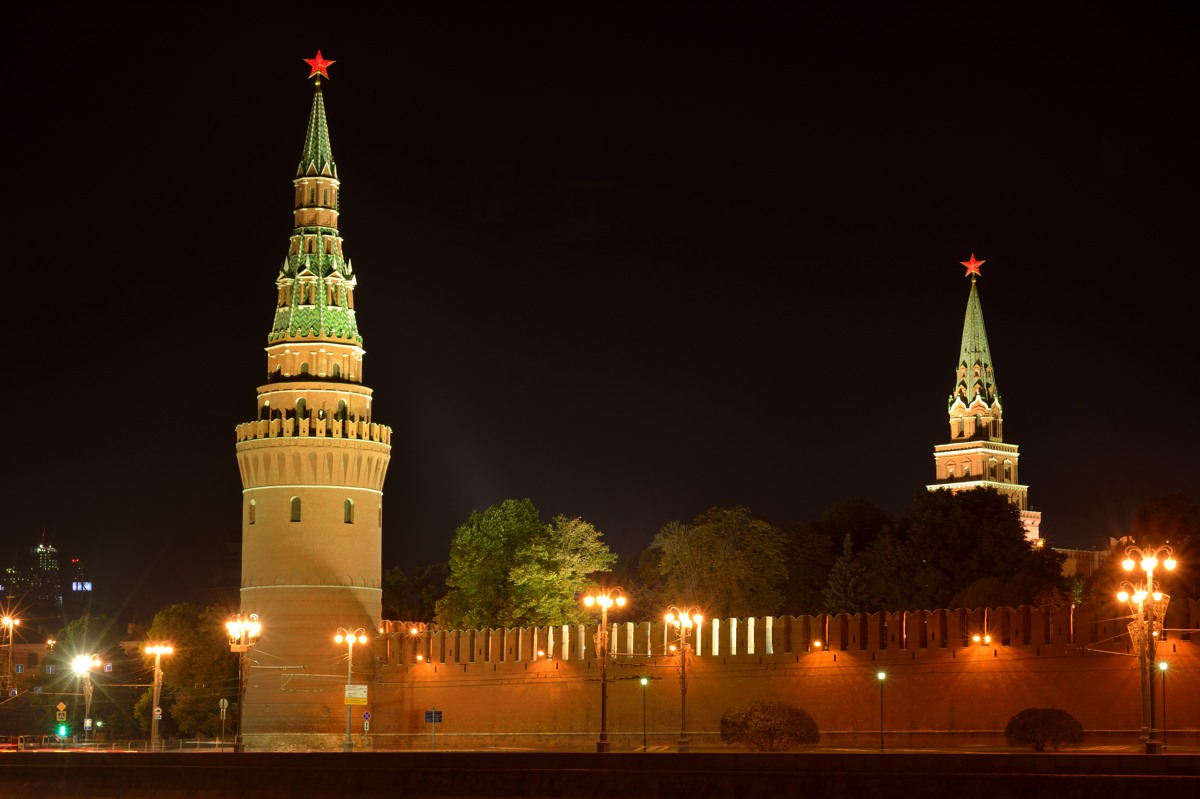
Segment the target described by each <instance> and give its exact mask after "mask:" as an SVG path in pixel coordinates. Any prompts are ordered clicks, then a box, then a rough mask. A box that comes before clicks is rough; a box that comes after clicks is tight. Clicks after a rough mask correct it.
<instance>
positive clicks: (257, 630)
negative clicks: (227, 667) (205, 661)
mask: <svg viewBox="0 0 1200 799" xmlns="http://www.w3.org/2000/svg"><path fill="white" fill-rule="evenodd" d="M225 631H226V633H228V635H229V651H230V652H236V653H237V655H238V697H237V700H238V701H237V732H235V733H234V742H233V751H235V752H240V751H242V748H243V746H244V744H243V742H242V716H243V715H244V714H245V712H246V686H245V680H246V653H247V652H249V651H250V647H252V646H254V645H255V644H257V643H258V637H259V636H260V635H262V622H260V621H259V620H258V614H257V613H249V614H246V615H243V614H241V613H239V614H237V615H236V616H234V617H233V618H231V619H230V620H229V621H227V622H225Z"/></svg>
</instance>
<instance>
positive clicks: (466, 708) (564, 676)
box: [246, 600, 1200, 751]
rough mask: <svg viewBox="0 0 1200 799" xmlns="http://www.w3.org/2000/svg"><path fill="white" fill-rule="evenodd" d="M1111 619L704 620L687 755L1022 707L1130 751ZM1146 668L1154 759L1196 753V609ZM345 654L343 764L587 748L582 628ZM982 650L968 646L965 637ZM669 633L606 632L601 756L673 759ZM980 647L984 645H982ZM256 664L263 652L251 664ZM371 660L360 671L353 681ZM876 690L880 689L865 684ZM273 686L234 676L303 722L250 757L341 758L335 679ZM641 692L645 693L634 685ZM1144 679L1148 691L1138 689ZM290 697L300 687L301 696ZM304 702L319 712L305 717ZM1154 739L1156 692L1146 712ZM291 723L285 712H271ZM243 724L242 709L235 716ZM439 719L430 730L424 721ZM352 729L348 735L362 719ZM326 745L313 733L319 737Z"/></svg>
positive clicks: (439, 639) (590, 646)
mask: <svg viewBox="0 0 1200 799" xmlns="http://www.w3.org/2000/svg"><path fill="white" fill-rule="evenodd" d="M1126 623H1127V617H1125V614H1124V613H1122V612H1120V611H1119V610H1118V609H1117V608H1116V607H1115V606H1114V607H1106V606H1099V605H1083V606H1079V607H1074V608H1072V607H1064V608H1061V609H1058V610H1055V611H1050V610H1048V609H1042V608H1030V607H1024V606H1023V607H1019V608H996V609H980V610H974V611H969V610H938V611H928V612H916V613H907V612H899V613H872V614H854V615H849V614H841V615H836V616H826V615H821V616H798V617H793V616H784V617H775V618H772V617H766V618H761V619H755V618H746V619H721V620H705V622H704V623H703V626H702V628H701V629H699V630H698V631H697V630H693V631H692V634H691V635H690V636H689V644H690V645H691V646H692V647H693V649H694V654H693V655H692V656H691V657H690V658H689V660H688V667H687V709H686V714H687V715H686V718H687V722H686V723H687V732H688V738H689V740H690V742H691V746H692V748H693V749H702V748H713V747H722V746H724V744H722V743H721V741H720V736H719V729H720V717H721V714H722V713H724V712H725V711H726V710H729V709H731V708H733V707H736V706H737V705H739V704H741V703H743V702H745V701H748V700H751V699H780V700H784V701H787V702H789V703H792V704H795V705H797V706H799V707H801V708H803V709H805V710H806V711H808V712H809V713H810V714H811V715H812V717H813V719H814V720H815V721H816V722H817V725H818V727H819V728H820V730H821V743H820V745H819V746H820V747H821V748H837V747H865V748H874V747H876V746H878V745H879V734H880V714H881V712H882V715H883V724H882V726H883V730H884V744H885V746H887V747H893V748H905V747H939V746H949V747H954V748H969V747H1004V746H1005V742H1004V736H1003V731H1004V726H1005V724H1006V723H1007V722H1008V720H1009V718H1010V717H1012V716H1013V715H1015V714H1016V713H1017V712H1019V711H1020V710H1022V709H1024V708H1027V707H1058V708H1062V709H1064V710H1066V711H1068V712H1069V713H1071V714H1072V715H1074V716H1075V717H1076V718H1078V719H1079V720H1080V722H1081V723H1082V724H1083V727H1084V730H1085V744H1088V745H1106V744H1109V745H1126V746H1136V745H1137V744H1138V733H1139V728H1140V726H1141V717H1140V699H1139V697H1140V683H1139V673H1138V667H1137V662H1138V661H1137V659H1136V657H1134V656H1133V654H1132V653H1131V651H1130V640H1129V636H1128V633H1127V632H1126V629H1125V625H1126ZM1165 626H1166V628H1167V632H1166V635H1165V640H1164V641H1163V643H1162V644H1161V645H1160V648H1159V655H1160V659H1162V660H1166V661H1167V662H1168V664H1169V667H1170V668H1169V670H1168V673H1167V674H1166V675H1165V680H1166V686H1167V690H1166V695H1167V703H1168V704H1167V708H1166V722H1167V724H1166V726H1167V730H1168V732H1167V746H1168V748H1169V747H1170V745H1171V743H1172V742H1174V743H1175V744H1177V745H1178V744H1184V743H1187V744H1189V745H1192V746H1194V745H1197V744H1198V743H1200V680H1197V675H1198V674H1200V648H1198V646H1197V642H1196V641H1194V640H1193V639H1194V638H1197V637H1200V601H1197V600H1176V601H1175V602H1173V603H1172V604H1171V605H1170V607H1169V612H1168V614H1167V618H1166V625H1165ZM382 628H383V629H382V634H380V635H379V636H377V637H375V638H374V639H373V641H372V643H371V644H370V645H366V646H362V647H361V649H359V650H356V651H355V664H354V667H355V668H354V678H355V679H354V681H355V682H356V683H360V684H361V683H367V684H368V685H369V701H368V704H367V705H365V706H363V705H359V706H352V708H351V710H352V718H353V723H352V731H353V736H352V739H353V745H354V748H355V749H358V750H362V749H374V750H428V749H447V750H452V749H479V748H489V749H490V748H501V749H504V748H511V749H533V750H570V749H575V750H585V751H586V750H590V749H594V746H595V740H596V738H597V735H598V731H599V719H600V684H599V683H600V668H599V663H598V662H597V660H596V659H595V644H594V636H595V633H596V625H570V626H564V627H537V628H520V629H495V630H470V631H463V630H453V631H443V630H424V629H418V630H417V631H416V632H410V631H409V630H410V628H412V625H409V624H406V623H397V622H383V625H382ZM977 634H978V635H980V639H981V640H980V641H979V642H976V641H975V636H976V635H977ZM678 635H679V633H678V631H677V630H676V629H675V628H674V627H668V625H667V624H666V623H665V622H662V621H658V622H620V623H614V624H612V626H611V637H610V649H611V653H612V657H611V660H610V663H609V667H608V669H607V682H608V714H607V715H608V732H609V739H610V740H611V742H612V749H613V751H620V750H634V749H639V748H641V746H642V744H643V719H644V725H645V727H644V729H645V733H644V734H645V740H646V744H647V745H648V747H649V748H650V749H651V750H654V749H660V750H662V749H669V750H674V749H675V748H676V746H677V744H678V740H679V737H680V725H681V713H680V710H681V708H680V673H679V657H678V655H675V654H672V653H671V652H670V651H669V650H668V648H667V647H668V646H669V645H670V644H671V643H677V642H678ZM984 635H990V636H991V640H990V642H987V641H985V640H984V639H983V636H984ZM256 654H265V653H256ZM369 661H373V662H369ZM880 671H883V672H886V675H887V676H886V679H885V680H883V681H882V686H881V684H880V683H881V681H880V680H879V679H878V677H877V673H878V672H880ZM299 676H300V675H291V676H289V675H288V674H287V673H286V670H280V669H279V668H278V667H276V668H271V666H270V665H269V662H267V661H262V660H259V659H256V660H255V661H254V662H252V664H251V668H250V670H249V673H248V679H249V680H250V682H251V684H252V686H253V687H254V690H255V692H256V694H257V695H258V696H259V697H261V700H260V701H262V702H264V703H265V705H266V707H265V708H263V710H265V711H266V712H267V713H268V714H269V715H274V714H273V713H272V706H274V708H275V709H277V710H281V711H283V712H282V714H281V715H283V716H291V717H294V715H295V712H296V711H303V712H302V715H304V716H307V718H306V719H304V720H303V721H300V720H299V719H297V721H300V723H299V724H298V726H296V727H295V728H294V730H293V731H290V732H289V731H286V730H284V729H280V728H279V727H278V726H277V725H266V728H267V729H271V730H272V731H271V732H267V729H264V727H262V726H259V725H258V724H255V723H254V719H251V718H248V719H247V721H248V727H250V728H251V729H254V728H258V729H259V730H260V731H261V732H259V734H251V735H248V736H247V739H246V745H247V748H248V749H252V750H275V751H289V750H301V749H312V748H316V749H330V750H336V749H341V748H342V746H343V741H344V737H345V723H346V722H345V706H344V704H343V698H344V686H345V674H340V677H339V674H337V673H331V674H329V675H325V679H324V680H322V679H321V677H322V675H317V674H308V675H307V677H308V679H298V677H299ZM642 677H646V678H648V683H647V685H646V687H645V688H643V686H642V683H641V680H640V678H642ZM1159 677H1160V675H1158V674H1156V679H1159ZM301 683H303V684H301ZM314 693H320V694H321V698H322V699H323V700H324V702H325V704H321V703H320V702H317V703H315V704H314V699H316V697H314V695H313V694H314ZM1157 701H1158V704H1159V708H1160V710H1159V713H1160V715H1159V718H1160V720H1161V718H1162V715H1161V712H1162V711H1161V704H1162V693H1161V692H1158V693H1157ZM288 704H292V705H293V707H292V708H290V709H284V708H282V707H279V706H280V705H288ZM255 709H256V708H253V707H251V708H248V711H250V712H253V711H254V710H255ZM434 709H436V710H439V711H441V718H442V722H441V723H440V724H436V725H435V724H428V723H426V711H429V710H434ZM364 712H367V713H369V714H370V722H369V730H366V731H364V729H363V727H364V725H363V721H362V718H361V717H362V714H363V713H364ZM323 727H324V728H327V729H328V734H327V735H325V734H322V733H320V732H318V730H320V729H321V728H323Z"/></svg>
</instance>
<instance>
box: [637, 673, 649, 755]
mask: <svg viewBox="0 0 1200 799" xmlns="http://www.w3.org/2000/svg"><path fill="white" fill-rule="evenodd" d="M639 682H641V684H642V751H643V752H645V751H647V747H646V686H647V685H648V684H649V683H650V678H649V677H643V678H642V679H641V680H640V681H639Z"/></svg>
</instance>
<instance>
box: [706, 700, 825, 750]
mask: <svg viewBox="0 0 1200 799" xmlns="http://www.w3.org/2000/svg"><path fill="white" fill-rule="evenodd" d="M820 739H821V733H820V731H819V730H818V729H817V723H816V722H815V721H813V718H812V716H810V715H808V713H807V712H805V711H803V710H801V709H800V708H798V707H795V706H794V705H789V704H788V703H786V702H779V701H777V700H767V701H761V700H760V701H754V702H747V703H746V704H744V705H742V706H740V707H737V708H735V709H733V710H727V711H726V712H725V714H724V715H722V716H721V740H722V741H724V742H725V743H728V744H734V743H740V744H744V745H745V746H746V748H747V749H749V750H750V751H752V752H781V751H783V750H784V749H790V748H792V747H793V746H796V745H799V744H815V743H817V741H819V740H820Z"/></svg>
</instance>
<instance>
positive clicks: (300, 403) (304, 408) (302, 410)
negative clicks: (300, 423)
mask: <svg viewBox="0 0 1200 799" xmlns="http://www.w3.org/2000/svg"><path fill="white" fill-rule="evenodd" d="M296 418H297V419H307V418H308V403H307V402H305V401H304V397H301V398H300V399H298V400H296Z"/></svg>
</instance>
